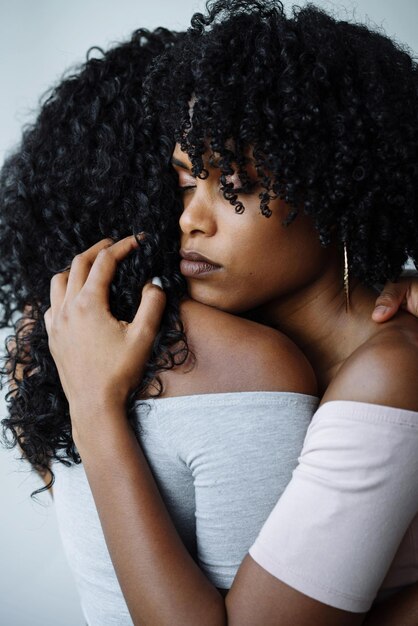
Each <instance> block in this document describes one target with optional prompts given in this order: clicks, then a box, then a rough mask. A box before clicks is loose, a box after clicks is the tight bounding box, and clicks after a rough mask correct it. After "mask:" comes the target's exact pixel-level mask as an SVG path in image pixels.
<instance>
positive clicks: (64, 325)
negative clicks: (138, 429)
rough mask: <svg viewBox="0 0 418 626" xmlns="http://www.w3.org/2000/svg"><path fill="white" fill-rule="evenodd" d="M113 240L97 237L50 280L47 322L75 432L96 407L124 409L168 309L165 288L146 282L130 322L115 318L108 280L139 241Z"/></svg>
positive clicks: (129, 238)
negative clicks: (77, 419)
mask: <svg viewBox="0 0 418 626" xmlns="http://www.w3.org/2000/svg"><path fill="white" fill-rule="evenodd" d="M112 244H113V242H112V240H110V239H104V240H102V241H99V242H98V243H96V244H95V245H94V246H92V247H91V248H89V249H88V250H86V251H85V252H83V253H82V254H78V255H77V256H76V257H75V258H74V260H73V262H72V264H71V268H70V269H69V270H65V271H63V272H60V273H59V274H55V275H54V276H53V277H52V280H51V292H50V294H51V307H50V308H49V309H48V310H47V311H46V312H45V326H46V330H47V333H48V339H49V348H50V351H51V354H52V356H53V358H54V361H55V364H56V366H57V369H58V374H59V377H60V380H61V383H62V387H63V390H64V393H65V395H66V397H67V400H68V403H69V406H70V414H71V419H72V423H73V424H72V425H73V436H74V427H75V426H77V424H74V420H73V418H74V415H77V414H81V413H82V414H83V415H84V416H86V415H88V414H89V412H90V411H91V412H92V414H93V413H94V412H96V414H97V411H96V409H98V408H101V407H108V406H111V407H112V408H122V407H123V408H124V409H125V404H126V400H127V397H128V395H129V393H130V392H131V391H132V390H133V389H134V388H136V387H137V386H138V383H139V381H140V379H141V376H142V373H143V370H144V367H145V364H146V362H147V360H148V358H149V355H150V353H151V350H152V346H153V342H154V339H155V336H156V334H157V332H158V328H159V325H160V320H161V317H162V314H163V311H164V306H165V294H164V292H163V290H162V289H160V288H159V287H156V286H154V285H153V284H147V285H145V287H144V289H143V291H142V298H141V303H140V306H139V308H138V311H137V313H136V315H135V318H134V320H133V321H132V323H130V324H129V323H128V322H125V321H122V320H117V319H116V318H115V317H113V315H112V314H111V311H110V307H109V285H110V283H111V281H112V278H113V276H114V274H115V271H116V267H117V264H118V263H119V262H120V261H122V259H123V258H125V257H126V256H127V255H128V254H129V253H130V252H132V251H133V250H134V249H135V248H137V246H138V243H137V241H136V239H135V237H134V236H131V237H126V238H125V239H121V240H120V241H118V242H117V243H114V244H113V245H112ZM85 426H86V427H87V428H88V424H86V425H83V428H84V427H85ZM96 428H97V424H96Z"/></svg>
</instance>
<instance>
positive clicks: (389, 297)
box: [376, 290, 397, 305]
mask: <svg viewBox="0 0 418 626" xmlns="http://www.w3.org/2000/svg"><path fill="white" fill-rule="evenodd" d="M396 299H397V294H396V293H395V292H394V291H392V290H387V291H384V292H383V293H381V294H380V296H379V297H378V298H377V300H376V304H381V305H386V304H392V303H393V300H396Z"/></svg>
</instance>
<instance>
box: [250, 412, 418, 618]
mask: <svg viewBox="0 0 418 626" xmlns="http://www.w3.org/2000/svg"><path fill="white" fill-rule="evenodd" d="M417 511H418V413H415V412H413V411H405V410H402V409H394V408H390V407H383V406H378V405H371V404H365V403H361V402H342V401H339V402H328V403H325V404H324V405H322V406H321V407H320V408H319V409H318V411H317V412H316V413H315V415H314V417H313V419H312V422H311V424H310V426H309V428H308V431H307V434H306V438H305V442H304V446H303V449H302V452H301V455H300V457H299V465H298V466H297V468H296V469H295V470H294V472H293V476H292V479H291V481H290V483H289V485H288V486H287V488H286V489H285V491H284V492H283V495H282V497H281V498H280V500H279V502H278V503H277V504H276V506H275V508H274V509H273V511H272V513H271V514H270V516H269V517H268V519H267V521H266V522H265V524H264V526H263V528H262V529H261V532H260V534H259V536H258V538H257V539H256V541H255V543H254V544H253V545H252V547H251V548H250V555H251V556H252V558H253V559H254V560H255V561H257V563H259V565H261V567H263V568H264V569H265V570H267V571H268V572H270V573H271V574H272V575H273V576H275V577H276V578H279V579H280V580H282V581H283V582H284V583H286V584H288V585H290V586H291V587H293V588H294V589H297V590H298V591H300V592H301V593H304V594H305V595H307V596H310V597H312V598H314V599H316V600H318V601H320V602H323V603H325V604H328V605H331V606H334V607H336V608H339V609H343V610H346V611H352V612H359V613H362V612H365V611H367V610H368V609H369V608H370V606H371V604H372V602H373V600H374V599H375V597H376V594H377V592H378V590H379V587H380V586H381V584H382V581H383V580H384V578H385V576H386V573H387V571H388V569H389V566H390V564H391V562H392V560H393V558H394V556H395V553H396V551H397V548H398V546H399V544H400V543H401V541H402V538H403V536H404V535H405V533H406V531H407V529H408V527H409V525H410V524H411V522H412V520H413V518H414V517H415V515H416V513H417ZM416 572H417V569H415V573H416ZM410 582H414V581H413V580H411V581H410Z"/></svg>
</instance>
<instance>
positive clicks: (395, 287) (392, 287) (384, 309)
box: [372, 281, 409, 322]
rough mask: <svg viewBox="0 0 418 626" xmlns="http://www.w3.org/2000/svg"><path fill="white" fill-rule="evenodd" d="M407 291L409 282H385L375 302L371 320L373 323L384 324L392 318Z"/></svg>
mask: <svg viewBox="0 0 418 626" xmlns="http://www.w3.org/2000/svg"><path fill="white" fill-rule="evenodd" d="M408 289H409V281H408V282H407V281H399V282H398V283H391V282H387V283H386V285H385V286H384V288H383V291H382V293H381V294H380V296H379V297H378V298H377V300H376V304H375V309H374V311H373V313H372V319H373V320H374V321H375V322H386V321H387V320H389V319H390V318H392V317H393V316H394V315H395V313H397V312H398V310H399V308H400V307H401V305H402V303H403V302H404V301H405V298H406V294H407V292H408Z"/></svg>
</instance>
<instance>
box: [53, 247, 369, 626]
mask: <svg viewBox="0 0 418 626" xmlns="http://www.w3.org/2000/svg"><path fill="white" fill-rule="evenodd" d="M123 241H124V240H122V242H119V244H115V246H113V251H109V252H110V253H108V254H106V255H105V256H103V254H102V255H101V257H100V263H98V264H97V266H96V268H95V267H94V266H95V263H94V264H93V268H92V270H91V272H90V275H88V272H86V274H85V275H88V276H89V277H88V280H87V281H86V286H88V289H86V290H85V292H84V293H83V292H82V289H80V283H81V285H83V284H84V280H85V279H83V280H80V274H78V276H77V273H76V272H75V273H74V274H73V276H72V280H71V277H70V280H68V289H67V284H66V280H67V278H68V276H67V277H65V275H58V277H57V278H56V279H55V280H53V284H52V287H51V304H52V308H51V309H50V310H49V311H48V312H47V314H46V316H45V321H46V325H47V330H48V335H49V337H50V347H51V352H52V354H53V356H54V359H55V361H56V363H57V367H58V371H59V373H60V378H61V380H62V382H63V387H64V391H65V393H66V395H67V398H68V400H69V404H70V413H71V417H72V423H73V434H74V439H75V442H76V445H77V447H78V449H79V452H80V455H81V457H82V459H83V463H84V466H85V470H86V473H87V476H88V479H89V482H90V485H91V488H92V492H93V495H94V498H95V502H96V506H97V509H98V512H99V515H100V519H101V523H102V525H103V529H104V534H105V537H106V541H107V543H108V546H109V552H110V554H111V557H112V560H113V562H114V565H115V570H116V572H117V575H118V578H119V580H120V583H121V587H122V590H123V593H124V595H125V598H126V601H127V604H128V606H129V608H130V611H131V613H132V616H133V618H134V621H135V622H136V623H145V624H147V623H150V624H155V623H158V624H170V625H171V624H176V623H179V624H196V623H203V624H214V625H221V624H226V623H230V624H240V625H245V624H252V625H253V626H254V625H256V624H263V625H264V626H267V625H268V624H276V625H280V624H283V625H285V624H289V619H292V623H295V624H298V625H299V626H304V624H309V625H312V624H315V623H317V624H321V626H327V625H329V626H332V625H337V624H338V625H339V626H345V625H347V626H348V625H350V624H352V625H355V624H360V623H361V621H362V616H361V615H360V614H353V613H349V612H347V611H342V610H339V609H335V608H332V607H330V606H328V605H325V604H323V603H321V602H317V601H315V600H312V599H310V598H308V597H307V596H304V595H303V594H301V593H299V592H298V591H296V590H295V589H292V588H291V587H288V586H286V585H285V584H284V583H281V582H280V581H279V580H278V579H276V578H274V577H273V576H271V575H270V574H268V572H266V571H265V570H263V569H262V568H260V567H259V566H258V565H257V564H256V563H255V562H254V561H253V559H251V558H250V557H247V558H246V559H245V561H244V563H243V566H242V567H241V569H240V572H239V574H238V576H237V579H236V583H234V586H233V589H232V591H231V592H230V594H228V596H227V599H226V602H224V600H223V598H222V597H221V595H220V594H219V593H218V592H217V591H216V590H215V589H214V588H213V587H212V586H211V585H210V584H209V582H208V581H207V579H206V578H205V577H204V576H203V574H202V573H201V572H200V570H199V569H198V568H197V566H196V565H195V563H194V562H193V561H192V559H191V558H190V556H189V555H188V553H187V551H186V550H185V548H184V547H183V545H182V543H181V541H180V540H179V538H178V536H177V534H176V532H175V530H174V528H173V526H172V524H171V520H170V519H169V518H168V515H167V513H166V511H165V508H164V505H163V503H162V501H161V499H160V497H159V494H158V491H157V489H156V487H155V484H154V481H153V479H152V476H151V475H150V473H149V470H148V467H147V464H146V462H145V460H144V458H143V456H142V453H141V450H140V448H139V445H138V443H137V441H136V439H135V437H134V436H133V433H132V431H131V430H130V427H129V426H128V424H127V420H126V415H125V410H124V402H125V398H126V397H127V394H128V392H129V388H128V387H127V383H126V381H129V380H130V381H131V383H133V381H134V380H136V379H137V376H138V372H139V370H140V367H141V365H142V364H143V363H144V361H145V360H146V356H147V354H148V352H149V349H150V346H151V345H152V338H153V333H154V332H155V330H156V325H157V321H158V316H159V315H160V314H161V310H162V296H161V293H158V294H157V292H158V290H156V289H155V288H152V287H149V288H148V289H146V290H145V291H144V295H143V303H144V304H143V303H142V302H141V307H140V310H141V315H139V313H140V312H138V318H135V320H134V322H133V323H132V325H127V324H126V323H125V322H117V321H116V320H115V319H114V318H113V317H109V318H108V319H107V320H106V319H105V316H104V315H103V309H104V308H105V307H106V302H105V299H106V298H105V295H106V293H104V294H100V293H99V292H100V290H97V289H96V287H97V285H95V281H96V280H97V277H98V276H100V277H101V279H102V280H103V281H104V282H107V284H108V283H109V282H110V278H111V271H112V269H113V268H114V266H115V263H116V262H117V260H118V258H121V255H122V253H123V252H124V251H125V253H126V251H127V250H129V247H128V244H126V242H125V244H123ZM123 245H125V249H124V248H123ZM94 252H95V254H97V248H96V250H95V251H94ZM85 261H86V265H88V263H87V259H85ZM77 266H78V268H79V270H80V271H81V269H83V264H82V263H80V261H79V262H78V263H77ZM84 271H86V267H84ZM72 272H73V270H72ZM106 274H107V276H106ZM89 292H90V293H89ZM95 292H96V296H97V298H98V299H99V300H100V298H99V295H101V297H102V300H101V301H100V307H98V308H97V307H96V306H95V305H93V301H92V294H94V293H95ZM66 293H67V296H66ZM97 293H98V294H99V295H97ZM81 295H82V296H83V297H79V296H81ZM157 295H158V298H156V296H157ZM87 296H89V298H90V300H89V301H88V298H87ZM150 296H152V297H151V299H150ZM64 297H66V298H67V300H66V302H65V301H64ZM77 298H79V299H78V300H77ZM109 315H110V313H109ZM139 320H140V321H139ZM120 326H122V327H123V331H124V332H123V334H121V332H120V331H121V328H120ZM144 327H145V329H148V331H147V332H144V330H143V328H144ZM135 331H136V332H135ZM97 333H99V334H100V336H101V337H106V341H104V340H103V341H102V342H101V344H102V345H104V346H106V350H105V351H104V352H103V354H101V355H100V363H101V368H100V371H97V372H95V374H97V376H96V377H95V385H94V394H93V393H92V385H91V380H90V379H89V375H88V372H91V371H94V362H97V351H96V353H95V354H94V359H93V362H92V356H91V355H92V352H95V351H94V350H92V346H91V337H92V336H95V335H97ZM74 337H78V338H79V345H78V346H76V345H75V342H74V341H73V338H74ZM62 355H66V359H65V358H60V356H61V357H62ZM106 372H111V377H110V378H107V377H106V376H105V374H106ZM89 383H90V384H89ZM115 388H116V389H117V390H118V392H119V393H118V394H117V396H116V395H115ZM121 458H124V462H123V464H121V462H120V459H121ZM109 468H112V471H110V470H109ZM116 496H117V498H116ZM116 501H118V502H119V505H118V506H120V509H119V508H118V509H117V510H116V511H115V508H114V502H116ZM157 520H158V525H157V523H156V521H157ZM139 554H140V555H141V556H142V558H141V559H138V558H137V555H139Z"/></svg>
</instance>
